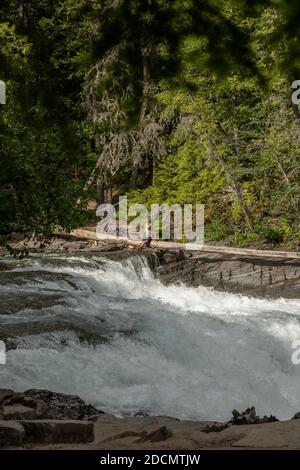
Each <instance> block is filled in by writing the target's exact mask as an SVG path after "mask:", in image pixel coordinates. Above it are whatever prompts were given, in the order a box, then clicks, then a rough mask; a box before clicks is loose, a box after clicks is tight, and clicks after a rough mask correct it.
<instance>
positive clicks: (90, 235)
mask: <svg viewBox="0 0 300 470" xmlns="http://www.w3.org/2000/svg"><path fill="white" fill-rule="evenodd" d="M53 235H55V236H57V237H64V238H66V237H69V238H70V237H74V238H78V239H82V240H94V241H102V242H108V241H110V242H111V241H114V242H116V243H122V244H124V243H126V244H127V245H131V246H139V245H140V244H141V241H139V240H131V239H128V238H126V237H117V236H113V235H108V234H105V235H104V234H100V233H97V232H92V231H89V230H82V229H77V230H73V231H72V232H70V233H66V232H54V233H53ZM151 248H158V249H162V250H183V251H191V252H193V251H194V252H207V253H221V254H226V253H227V254H231V255H239V256H249V257H254V258H285V259H300V252H295V251H282V250H281V251H275V250H256V249H253V248H239V247H229V246H215V245H205V244H204V245H200V244H194V243H179V242H172V241H160V240H152V241H151Z"/></svg>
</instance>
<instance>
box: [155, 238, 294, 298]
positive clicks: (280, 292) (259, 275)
mask: <svg viewBox="0 0 300 470" xmlns="http://www.w3.org/2000/svg"><path fill="white" fill-rule="evenodd" d="M155 256H156V257H157V259H158V261H157V262H156V264H153V266H154V269H155V272H156V274H157V275H158V276H159V278H160V279H161V280H162V281H163V282H164V283H166V284H169V283H174V282H183V283H184V284H186V285H188V286H192V287H198V286H206V287H213V288H214V289H216V290H218V291H223V292H230V293H234V294H244V295H249V296H253V297H260V298H266V297H270V298H279V297H284V298H289V299H300V258H299V257H296V256H295V258H293V257H289V258H286V257H284V256H283V257H280V256H278V257H276V258H274V257H272V256H268V255H265V256H255V255H254V254H253V255H250V254H245V255H242V254H230V253H216V252H214V251H213V247H212V251H211V252H209V251H206V252H198V253H196V252H194V253H192V252H191V253H188V252H187V253H184V252H170V251H169V252H166V251H158V252H157V253H156V255H155Z"/></svg>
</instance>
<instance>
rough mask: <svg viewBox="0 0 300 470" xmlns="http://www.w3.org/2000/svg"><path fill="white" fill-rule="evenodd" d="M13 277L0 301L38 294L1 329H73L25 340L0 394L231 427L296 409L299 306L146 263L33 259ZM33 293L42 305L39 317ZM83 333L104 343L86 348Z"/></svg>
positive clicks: (1, 374)
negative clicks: (238, 412)
mask: <svg viewBox="0 0 300 470" xmlns="http://www.w3.org/2000/svg"><path fill="white" fill-rule="evenodd" d="M9 273H10V282H5V276H4V277H2V278H1V279H2V280H1V282H2V285H0V293H1V292H3V293H5V295H6V296H7V295H11V298H12V299H14V298H16V296H17V297H18V296H20V298H21V299H22V298H23V297H24V296H29V297H30V296H32V308H31V306H29V307H28V304H26V308H22V305H21V304H20V308H19V309H18V311H17V312H15V313H14V314H10V315H0V325H1V323H2V324H3V325H5V326H7V328H8V327H10V326H11V325H16V324H17V325H18V324H22V325H25V324H26V323H27V324H28V322H36V323H40V324H42V325H43V326H44V325H50V324H51V322H54V323H55V322H56V323H57V322H58V323H59V322H63V323H68V324H69V325H73V329H72V328H67V329H66V330H64V331H55V328H54V331H45V332H39V333H38V334H36V333H34V332H33V333H28V334H26V335H23V336H22V337H19V338H18V340H17V346H18V347H17V349H14V350H11V351H9V352H8V357H7V365H6V366H0V379H1V387H11V388H14V389H17V390H24V389H27V388H48V389H50V390H53V391H60V392H65V393H71V394H78V395H79V396H81V397H82V398H84V399H85V400H86V401H88V402H91V403H93V404H94V405H96V406H97V407H99V408H100V409H102V410H104V411H107V412H112V413H114V414H117V415H124V414H133V413H135V412H140V411H144V412H148V413H149V414H153V415H158V414H164V415H170V416H176V417H179V418H186V419H187V418H189V419H216V420H227V419H229V418H230V416H231V410H232V409H233V408H237V409H245V408H246V407H248V406H252V405H254V406H255V407H256V410H257V412H258V414H260V415H263V414H271V413H272V414H275V415H276V416H277V417H279V418H281V419H283V418H290V417H291V416H292V415H293V413H295V412H297V411H299V410H300V366H295V365H294V364H292V361H291V354H292V352H293V350H292V346H291V345H292V342H293V341H294V340H295V339H298V338H299V339H300V316H299V313H300V300H284V299H279V300H259V299H253V298H248V297H243V296H237V295H231V294H224V293H218V292H215V291H213V290H210V289H207V288H204V287H199V288H188V287H185V286H164V285H163V284H162V283H160V282H159V281H158V280H156V279H154V277H153V275H152V273H151V271H150V269H149V268H148V267H147V265H146V263H145V261H144V260H143V259H138V258H136V259H133V260H128V261H123V262H116V261H112V260H109V259H103V258H97V257H93V258H83V257H80V258H79V257H78V258H77V257H69V258H59V257H51V258H48V259H47V258H43V259H33V260H26V261H22V262H19V263H18V265H17V266H15V267H14V269H13V271H9ZM12 273H15V276H16V277H15V278H13V280H11V276H12ZM2 276H3V275H2ZM20 276H21V277H20ZM21 281H22V282H21ZM16 284H18V286H17V288H16ZM53 295H57V297H58V302H56V303H55V302H53ZM22 296H23V297H22ZM35 296H38V298H42V299H45V302H44V303H43V305H42V307H40V308H39V309H38V310H37V309H34V302H35ZM48 298H49V299H50V300H47V299H48ZM2 313H5V311H2ZM71 330H72V331H71ZM79 330H80V331H87V332H88V333H93V334H94V335H95V336H97V335H99V337H100V336H102V337H105V338H106V339H107V340H108V341H107V342H106V343H103V342H102V343H101V342H100V343H99V341H96V342H95V341H94V342H92V343H91V342H89V341H83V342H82V341H80V335H79V334H78V335H77V333H76V332H77V331H79ZM0 339H1V338H0Z"/></svg>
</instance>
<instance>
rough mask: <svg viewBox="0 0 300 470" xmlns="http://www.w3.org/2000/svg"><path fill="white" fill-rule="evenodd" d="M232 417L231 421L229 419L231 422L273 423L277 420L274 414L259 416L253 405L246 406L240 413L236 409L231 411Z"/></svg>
mask: <svg viewBox="0 0 300 470" xmlns="http://www.w3.org/2000/svg"><path fill="white" fill-rule="evenodd" d="M232 415H233V418H232V420H231V421H229V422H230V423H231V424H237V425H239V424H262V423H273V422H275V421H278V419H277V418H275V416H273V415H271V416H264V417H263V418H260V417H259V416H257V414H256V410H255V408H254V406H252V407H251V408H247V409H246V410H245V411H242V413H239V411H237V410H233V411H232Z"/></svg>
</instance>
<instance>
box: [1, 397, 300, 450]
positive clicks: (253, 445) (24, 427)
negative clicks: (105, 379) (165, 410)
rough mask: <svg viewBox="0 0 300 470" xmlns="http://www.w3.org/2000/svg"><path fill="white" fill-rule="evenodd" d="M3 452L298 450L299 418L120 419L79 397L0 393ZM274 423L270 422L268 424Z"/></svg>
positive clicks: (235, 415)
mask: <svg viewBox="0 0 300 470" xmlns="http://www.w3.org/2000/svg"><path fill="white" fill-rule="evenodd" d="M0 415H1V416H0V417H1V420H0V449H8V448H14V449H26V448H30V449H51V450H54V449H80V450H121V449H123V450H124V449H136V450H183V449H184V450H201V449H299V448H300V444H299V433H300V420H299V419H295V418H294V419H292V420H290V421H281V422H280V421H277V420H276V418H274V417H269V418H267V417H264V418H262V419H260V418H259V417H258V416H256V413H255V410H254V409H253V408H252V409H249V410H247V411H246V412H244V413H243V414H239V413H238V412H236V411H234V413H233V419H232V420H231V421H230V422H228V423H216V422H209V421H181V420H179V419H175V418H170V417H167V416H143V415H140V416H132V417H123V418H118V417H115V416H113V415H110V414H107V413H102V412H100V411H98V410H96V409H94V408H93V407H92V406H91V405H88V404H86V403H84V402H83V400H81V399H80V398H79V397H76V396H68V395H64V394H58V393H52V392H50V391H46V390H28V391H27V392H24V393H15V392H13V391H12V390H5V389H0ZM268 421H270V422H268Z"/></svg>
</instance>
